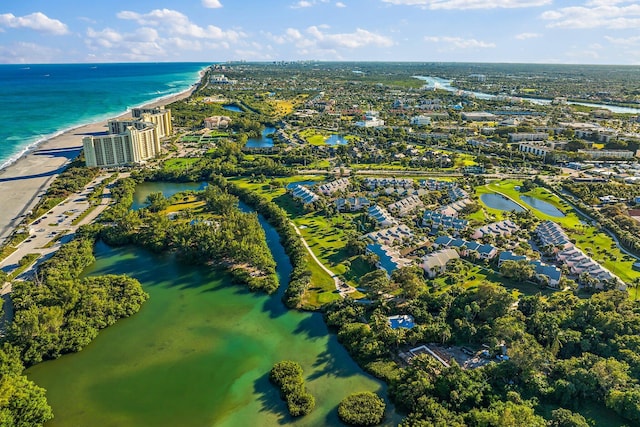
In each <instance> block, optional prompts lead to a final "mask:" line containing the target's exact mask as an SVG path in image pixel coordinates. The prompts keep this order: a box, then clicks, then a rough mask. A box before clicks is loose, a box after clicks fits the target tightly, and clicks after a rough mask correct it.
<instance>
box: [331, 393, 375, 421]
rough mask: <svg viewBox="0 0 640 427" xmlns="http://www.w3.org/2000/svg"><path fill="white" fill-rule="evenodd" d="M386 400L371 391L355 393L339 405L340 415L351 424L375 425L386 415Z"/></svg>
mask: <svg viewBox="0 0 640 427" xmlns="http://www.w3.org/2000/svg"><path fill="white" fill-rule="evenodd" d="M385 407H386V405H385V403H384V400H382V399H381V398H380V397H378V395H377V394H375V393H372V392H370V391H363V392H360V393H353V394H350V395H349V396H347V397H345V398H344V399H343V400H342V401H341V402H340V404H339V405H338V416H339V417H340V419H341V420H342V421H343V422H344V423H346V424H349V425H353V426H375V425H377V424H380V422H381V421H382V418H383V417H384V409H385Z"/></svg>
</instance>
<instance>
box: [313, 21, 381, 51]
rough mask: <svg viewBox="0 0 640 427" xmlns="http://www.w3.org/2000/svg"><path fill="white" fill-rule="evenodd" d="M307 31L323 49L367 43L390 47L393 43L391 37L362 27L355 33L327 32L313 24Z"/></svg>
mask: <svg viewBox="0 0 640 427" xmlns="http://www.w3.org/2000/svg"><path fill="white" fill-rule="evenodd" d="M306 32H307V34H309V35H310V36H311V38H312V39H313V40H314V41H315V43H316V44H317V46H318V47H320V48H321V49H336V48H349V49H354V48H359V47H363V46H367V45H373V46H378V47H389V46H392V45H393V40H391V39H390V38H388V37H385V36H381V35H379V34H376V33H372V32H371V31H367V30H363V29H362V28H357V29H356V31H354V32H353V33H342V34H327V33H323V32H322V31H321V27H316V26H312V27H309V28H307V31H306Z"/></svg>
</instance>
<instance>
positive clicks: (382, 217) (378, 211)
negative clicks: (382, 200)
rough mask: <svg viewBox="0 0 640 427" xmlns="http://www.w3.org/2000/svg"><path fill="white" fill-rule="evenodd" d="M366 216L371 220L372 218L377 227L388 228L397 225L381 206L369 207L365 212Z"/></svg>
mask: <svg viewBox="0 0 640 427" xmlns="http://www.w3.org/2000/svg"><path fill="white" fill-rule="evenodd" d="M367 214H368V215H369V216H370V217H371V218H373V219H374V220H375V221H376V222H377V223H378V225H380V226H382V227H389V226H391V225H395V224H396V223H397V221H396V220H395V218H394V217H392V216H391V214H390V213H389V212H387V210H386V209H385V208H383V207H382V206H378V205H375V206H371V207H370V208H369V209H368V210H367Z"/></svg>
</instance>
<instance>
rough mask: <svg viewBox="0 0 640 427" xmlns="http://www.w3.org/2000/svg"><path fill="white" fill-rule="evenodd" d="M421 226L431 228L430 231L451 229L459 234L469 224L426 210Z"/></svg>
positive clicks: (465, 221)
mask: <svg viewBox="0 0 640 427" xmlns="http://www.w3.org/2000/svg"><path fill="white" fill-rule="evenodd" d="M422 225H423V226H425V227H429V226H431V229H432V231H434V230H440V229H443V230H447V229H453V230H455V231H457V232H460V231H463V230H464V229H466V228H467V226H468V225H469V222H468V221H467V220H466V219H458V218H456V217H455V216H449V215H443V214H442V213H440V212H436V211H431V210H427V211H425V213H424V215H423V216H422Z"/></svg>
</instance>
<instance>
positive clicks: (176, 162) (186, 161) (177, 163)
mask: <svg viewBox="0 0 640 427" xmlns="http://www.w3.org/2000/svg"><path fill="white" fill-rule="evenodd" d="M199 161H200V159H199V158H178V159H168V160H166V161H165V162H164V166H163V167H164V170H166V171H172V170H182V169H186V168H188V167H191V166H193V165H194V164H196V163H198V162H199Z"/></svg>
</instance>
